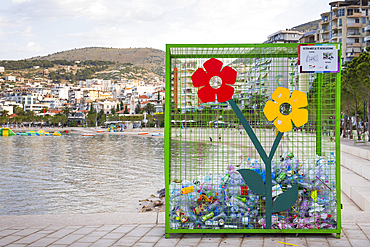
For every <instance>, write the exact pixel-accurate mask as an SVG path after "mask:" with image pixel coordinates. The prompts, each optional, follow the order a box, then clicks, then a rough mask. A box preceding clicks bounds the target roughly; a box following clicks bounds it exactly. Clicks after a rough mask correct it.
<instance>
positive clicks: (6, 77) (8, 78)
mask: <svg viewBox="0 0 370 247" xmlns="http://www.w3.org/2000/svg"><path fill="white" fill-rule="evenodd" d="M5 80H6V81H14V82H15V80H16V78H15V76H12V75H7V76H5Z"/></svg>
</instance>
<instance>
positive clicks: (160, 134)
mask: <svg viewBox="0 0 370 247" xmlns="http://www.w3.org/2000/svg"><path fill="white" fill-rule="evenodd" d="M152 136H163V134H162V133H154V134H152Z"/></svg>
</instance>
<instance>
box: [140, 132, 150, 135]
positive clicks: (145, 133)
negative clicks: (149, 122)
mask: <svg viewBox="0 0 370 247" xmlns="http://www.w3.org/2000/svg"><path fill="white" fill-rule="evenodd" d="M148 134H149V133H148V132H139V133H138V135H148Z"/></svg>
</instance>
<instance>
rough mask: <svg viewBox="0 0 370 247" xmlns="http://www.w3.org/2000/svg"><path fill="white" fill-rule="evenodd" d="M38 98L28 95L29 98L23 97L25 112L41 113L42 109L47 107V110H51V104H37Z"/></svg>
mask: <svg viewBox="0 0 370 247" xmlns="http://www.w3.org/2000/svg"><path fill="white" fill-rule="evenodd" d="M37 102H38V101H37V97H36V96H34V95H27V96H23V103H24V108H23V110H24V111H27V110H29V111H34V112H40V111H41V109H43V108H45V107H47V108H50V104H47V103H43V104H40V103H37Z"/></svg>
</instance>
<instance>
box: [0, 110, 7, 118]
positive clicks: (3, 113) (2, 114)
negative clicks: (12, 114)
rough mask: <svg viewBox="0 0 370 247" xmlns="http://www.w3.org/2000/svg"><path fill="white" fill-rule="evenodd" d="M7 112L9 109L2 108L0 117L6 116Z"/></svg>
mask: <svg viewBox="0 0 370 247" xmlns="http://www.w3.org/2000/svg"><path fill="white" fill-rule="evenodd" d="M8 114H9V111H7V110H2V111H1V114H0V115H1V116H2V117H6V116H8Z"/></svg>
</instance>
